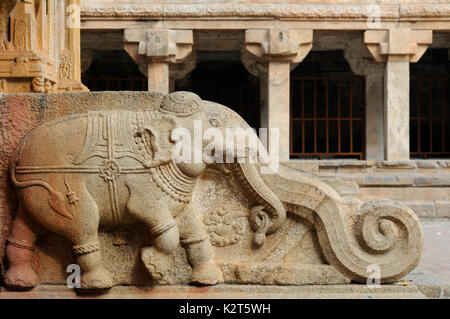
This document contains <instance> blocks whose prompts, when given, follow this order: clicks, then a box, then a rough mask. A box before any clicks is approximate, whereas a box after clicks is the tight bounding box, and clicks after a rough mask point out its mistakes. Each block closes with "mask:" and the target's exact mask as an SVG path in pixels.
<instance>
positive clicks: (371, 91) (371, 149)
mask: <svg viewBox="0 0 450 319" xmlns="http://www.w3.org/2000/svg"><path fill="white" fill-rule="evenodd" d="M362 49H364V48H362ZM344 55H345V58H346V60H347V61H348V63H349V64H350V67H351V69H352V71H353V72H354V73H355V74H357V75H362V76H364V77H365V82H366V111H365V114H366V119H365V120H366V123H365V129H366V131H365V141H366V146H365V147H366V148H365V156H366V160H375V161H376V160H378V161H382V160H384V135H383V133H384V132H383V127H384V124H383V123H384V120H383V95H384V92H383V90H384V66H383V64H381V63H377V62H375V61H373V60H372V59H371V57H370V55H369V53H368V52H367V51H366V50H361V48H353V47H351V48H348V49H346V50H345V51H344Z"/></svg>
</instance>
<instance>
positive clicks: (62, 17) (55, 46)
mask: <svg viewBox="0 0 450 319" xmlns="http://www.w3.org/2000/svg"><path fill="white" fill-rule="evenodd" d="M79 6H80V1H79V0H69V1H65V2H64V3H60V1H57V0H48V1H45V2H43V1H37V0H27V1H11V0H4V1H2V3H1V4H0V91H1V92H6V93H27V92H36V93H51V92H66V91H88V89H87V88H86V87H85V86H84V85H83V84H82V83H81V58H80V11H79V10H76V9H75V10H74V8H79ZM69 12H70V14H69Z"/></svg>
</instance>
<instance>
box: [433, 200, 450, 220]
mask: <svg viewBox="0 0 450 319" xmlns="http://www.w3.org/2000/svg"><path fill="white" fill-rule="evenodd" d="M435 202H436V217H437V218H450V201H443V200H437V201H435Z"/></svg>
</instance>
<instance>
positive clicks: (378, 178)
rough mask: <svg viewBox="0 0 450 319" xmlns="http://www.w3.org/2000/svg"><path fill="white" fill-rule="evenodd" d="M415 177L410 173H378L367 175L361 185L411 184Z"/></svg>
mask: <svg viewBox="0 0 450 319" xmlns="http://www.w3.org/2000/svg"><path fill="white" fill-rule="evenodd" d="M413 184H414V178H413V177H412V176H410V175H404V174H402V175H393V174H376V175H366V176H365V179H364V182H363V184H362V185H361V186H384V185H392V186H411V185H413Z"/></svg>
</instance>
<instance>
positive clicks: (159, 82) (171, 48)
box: [125, 29, 194, 94]
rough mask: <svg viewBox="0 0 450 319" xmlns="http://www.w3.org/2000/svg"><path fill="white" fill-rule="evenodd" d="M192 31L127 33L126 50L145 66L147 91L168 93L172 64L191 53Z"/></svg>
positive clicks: (137, 31) (128, 30)
mask: <svg viewBox="0 0 450 319" xmlns="http://www.w3.org/2000/svg"><path fill="white" fill-rule="evenodd" d="M193 42H194V39H193V33H192V30H166V29H158V30H145V29H127V30H125V50H126V51H127V52H128V54H129V55H130V56H131V58H132V59H133V60H134V62H136V63H137V64H146V65H147V69H148V72H147V73H148V75H147V77H148V90H149V91H153V92H161V93H164V94H167V93H169V76H170V74H169V64H171V63H181V62H182V61H183V60H184V59H185V58H186V57H187V56H189V55H190V54H191V52H192V44H193Z"/></svg>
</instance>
